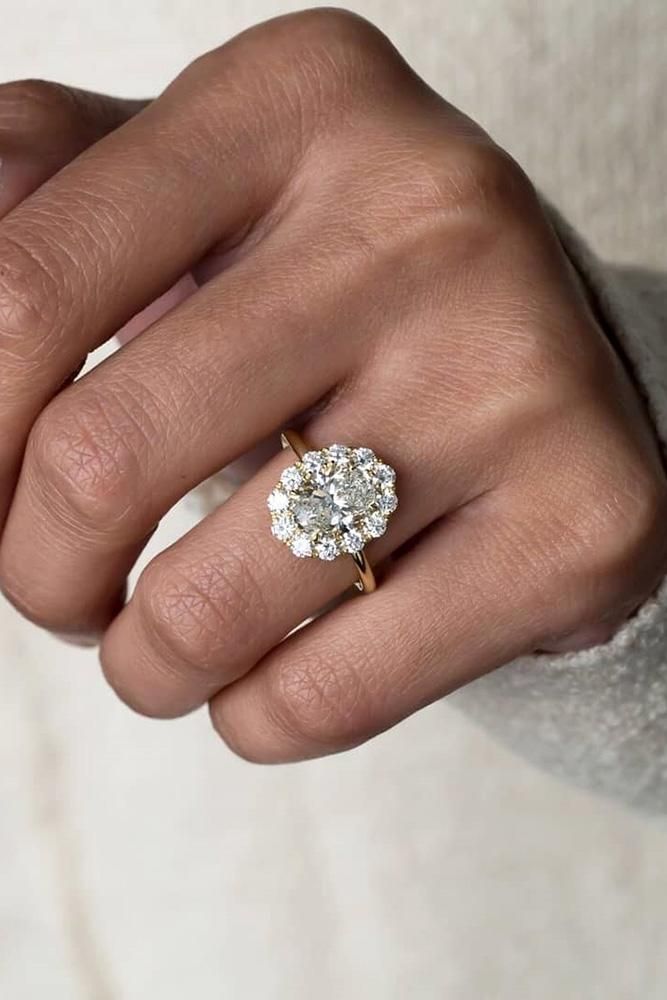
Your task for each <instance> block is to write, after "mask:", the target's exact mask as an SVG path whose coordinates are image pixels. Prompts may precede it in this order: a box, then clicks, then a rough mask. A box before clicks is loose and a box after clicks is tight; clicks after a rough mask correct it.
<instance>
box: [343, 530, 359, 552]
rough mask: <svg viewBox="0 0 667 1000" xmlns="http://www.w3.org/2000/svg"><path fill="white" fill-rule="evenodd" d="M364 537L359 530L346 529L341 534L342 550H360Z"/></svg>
mask: <svg viewBox="0 0 667 1000" xmlns="http://www.w3.org/2000/svg"><path fill="white" fill-rule="evenodd" d="M363 547H364V538H363V535H362V534H361V532H360V531H354V530H352V531H347V532H345V534H344V535H343V542H342V548H343V551H344V552H361V550H362V549H363Z"/></svg>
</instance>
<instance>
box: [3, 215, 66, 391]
mask: <svg viewBox="0 0 667 1000" xmlns="http://www.w3.org/2000/svg"><path fill="white" fill-rule="evenodd" d="M59 298H60V292H59V283H58V282H57V281H56V280H55V278H54V276H53V275H52V273H51V271H50V269H49V268H48V267H47V266H46V264H45V263H44V262H43V261H42V260H41V258H40V257H39V256H38V255H37V254H35V253H33V251H31V250H30V249H29V248H28V247H27V246H26V245H24V244H23V243H21V242H19V241H17V240H15V239H14V238H13V237H10V236H8V235H7V234H3V235H2V236H1V237H0V355H1V356H2V358H3V361H4V362H5V363H6V364H8V365H9V367H10V368H11V369H12V370H13V368H14V367H15V365H16V362H17V361H20V364H21V370H22V371H24V372H25V370H26V366H27V367H28V368H30V366H31V362H34V361H39V363H43V361H44V353H45V347H46V345H47V344H48V342H49V334H50V333H51V331H52V329H53V327H54V321H55V315H56V313H57V312H58V309H59ZM46 350H48V347H46ZM12 361H14V364H12Z"/></svg>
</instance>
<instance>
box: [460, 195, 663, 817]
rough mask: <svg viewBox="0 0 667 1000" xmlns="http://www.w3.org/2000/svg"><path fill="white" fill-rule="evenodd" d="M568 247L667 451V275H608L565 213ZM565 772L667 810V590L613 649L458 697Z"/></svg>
mask: <svg viewBox="0 0 667 1000" xmlns="http://www.w3.org/2000/svg"><path fill="white" fill-rule="evenodd" d="M552 216H553V221H554V224H555V226H556V229H557V231H558V233H559V235H560V237H561V240H562V242H563V244H564V246H565V248H566V250H567V252H568V254H569V255H570V257H571V258H572V260H573V261H574V263H575V264H576V266H577V268H578V270H579V273H580V274H581V275H582V276H583V277H584V279H585V280H586V281H587V282H588V283H589V286H590V288H591V289H592V290H593V292H594V294H595V297H596V300H597V302H598V304H599V306H600V308H601V310H602V312H603V316H604V320H605V323H606V324H607V325H608V326H609V327H610V328H611V329H612V330H613V332H614V334H615V336H616V337H617V338H618V340H619V341H620V343H621V344H622V346H623V348H624V351H625V353H626V355H627V358H628V360H629V361H630V363H631V365H632V366H633V368H634V372H635V375H636V376H637V379H638V381H639V383H640V385H641V386H642V387H643V389H644V391H645V394H646V401H647V403H648V407H649V410H650V413H651V415H652V417H653V421H654V424H655V427H656V430H657V433H658V436H659V439H660V442H661V445H662V447H663V453H664V451H665V448H666V447H667V339H666V337H665V330H666V328H667V277H666V276H665V275H661V274H657V273H652V272H648V271H641V270H631V269H620V268H614V267H611V266H607V267H605V266H604V265H603V264H601V263H600V262H599V261H597V260H596V259H595V257H594V255H593V254H592V253H591V251H590V250H589V249H588V248H587V247H586V245H585V244H584V243H583V242H582V241H581V240H580V239H579V238H578V237H577V236H576V235H575V233H574V232H573V231H572V229H571V228H570V227H569V226H568V224H567V223H566V222H565V221H564V220H563V219H562V218H561V217H560V215H559V214H558V213H556V212H553V213H552ZM451 700H452V701H453V702H454V703H456V704H458V705H459V706H460V707H461V708H463V709H464V710H465V711H466V712H468V713H469V714H470V715H471V716H473V717H474V718H475V719H476V720H477V721H479V722H480V723H482V724H483V725H484V726H485V727H486V728H487V729H488V730H489V731H490V732H492V733H493V734H494V735H495V736H498V737H500V738H501V739H502V740H503V741H504V742H506V743H507V744H508V745H510V746H511V747H513V748H514V749H516V750H518V751H520V752H521V753H524V754H525V755H526V756H528V757H530V758H531V759H532V760H534V761H535V762H537V763H539V764H541V765H543V766H544V767H546V768H548V769H549V770H550V771H553V772H555V773H556V774H558V775H560V776H562V777H565V778H568V779H570V780H572V781H575V782H576V783H577V784H579V785H581V786H584V787H586V788H591V789H595V790H596V791H600V792H603V793H605V794H608V795H612V796H614V797H617V798H619V799H622V800H624V801H625V802H626V803H629V804H632V805H634V806H639V807H641V808H643V809H646V810H650V811H652V812H659V813H662V812H665V811H667V581H665V582H664V583H663V584H662V586H661V587H660V588H659V590H658V592H657V593H656V594H655V595H654V596H653V597H652V598H651V599H650V600H648V601H647V602H646V603H645V605H644V606H643V607H642V608H641V609H640V611H639V612H638V613H637V614H636V615H635V616H634V617H633V618H632V619H631V620H630V621H628V622H627V623H626V624H625V625H624V626H623V627H622V628H621V629H620V630H619V631H618V632H617V633H616V635H615V636H613V638H612V639H610V640H609V641H608V642H607V643H605V644H604V645H601V646H596V647H593V648H591V649H587V650H583V651H581V652H577V653H568V654H565V655H558V656H552V655H543V654H541V655H537V656H528V657H522V658H520V659H518V660H515V661H513V662H512V663H511V664H508V665H507V666H505V667H502V668H501V669H499V670H496V671H495V672H494V673H492V674H489V675H488V676H485V677H483V678H481V679H479V680H478V681H475V682H474V683H473V684H471V685H469V686H468V687H467V688H465V689H463V690H461V691H459V692H457V693H456V694H454V695H452V696H451Z"/></svg>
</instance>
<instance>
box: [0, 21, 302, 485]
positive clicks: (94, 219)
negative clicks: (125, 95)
mask: <svg viewBox="0 0 667 1000" xmlns="http://www.w3.org/2000/svg"><path fill="white" fill-rule="evenodd" d="M297 34H298V32H297ZM289 37H290V39H291V41H292V42H294V39H292V38H291V35H290V36H289ZM253 56H254V58H253V60H252V65H248V64H247V51H246V47H245V45H244V44H242V43H241V42H238V43H234V42H232V43H230V45H229V46H228V47H225V48H224V49H223V50H221V51H220V52H218V53H214V54H213V55H209V56H208V57H203V58H202V59H200V60H198V61H197V62H196V63H195V64H193V66H191V67H190V68H189V69H188V70H187V71H186V72H185V73H184V74H182V75H181V77H180V78H179V79H178V80H177V81H176V82H175V83H174V84H173V85H172V86H171V87H169V88H168V90H167V91H166V92H165V94H164V95H163V96H162V97H161V98H159V99H158V100H157V101H155V102H153V103H152V104H151V105H149V106H148V107H147V108H145V109H144V110H143V111H142V112H141V113H140V114H138V115H136V116H135V117H134V118H133V119H132V120H130V121H129V122H127V123H126V124H125V125H124V126H123V127H122V128H120V129H117V130H116V131H115V132H113V133H111V134H110V135H108V136H106V137H105V138H104V139H102V140H100V141H99V142H98V143H96V144H95V145H94V146H93V147H91V148H90V149H88V150H86V152H84V153H83V154H82V155H81V156H79V157H78V158H77V159H76V160H75V161H73V162H72V163H71V164H69V165H68V166H67V167H65V168H64V169H63V170H61V171H60V172H59V173H58V174H57V175H56V176H55V177H53V178H51V180H49V181H47V182H46V183H45V184H43V185H42V186H41V187H40V188H39V189H38V190H37V191H36V192H35V193H34V194H33V195H32V196H31V197H30V198H28V199H26V200H25V201H23V202H22V203H21V204H20V205H19V206H18V207H17V208H16V209H15V210H14V211H13V212H12V213H11V214H10V215H9V216H8V217H6V218H5V220H4V221H3V223H2V225H1V226H0V261H1V263H2V268H1V269H0V354H1V355H2V358H3V365H2V368H1V374H0V400H1V402H0V438H1V440H2V442H3V451H2V453H1V454H0V493H1V494H2V496H3V499H4V500H5V504H6V503H7V497H8V496H9V494H10V492H11V488H12V485H13V482H14V479H15V477H16V474H17V472H18V467H19V463H20V458H21V452H22V450H23V446H24V443H25V439H26V436H27V433H28V430H29V427H30V425H31V423H32V422H33V420H34V419H35V417H36V416H37V414H38V413H39V411H40V410H41V409H42V408H43V407H44V405H45V404H46V402H48V400H49V399H50V398H51V397H52V396H53V394H54V393H55V392H56V391H57V389H58V388H59V387H60V385H62V383H63V381H64V380H65V379H67V377H68V376H69V375H70V373H71V371H72V370H73V369H74V368H76V366H77V364H78V363H79V361H80V359H81V357H82V356H85V354H86V353H87V352H88V351H89V350H91V348H93V347H95V346H97V345H98V344H100V343H101V342H102V341H104V340H105V339H106V338H108V337H109V336H111V335H112V334H113V333H114V332H115V331H116V330H117V329H119V328H120V327H122V326H123V324H124V323H125V322H127V321H128V320H129V319H130V318H131V317H132V316H133V315H135V314H136V313H137V312H138V311H139V310H140V309H142V308H144V307H145V306H146V305H148V304H149V303H150V302H152V301H154V300H155V299H156V298H157V297H158V296H159V295H160V294H162V293H163V292H164V291H165V290H166V289H168V288H169V287H170V286H171V285H172V284H173V283H174V282H175V281H176V280H177V279H178V278H179V277H181V276H182V275H183V274H184V273H185V272H186V271H187V270H188V269H189V268H190V267H191V266H192V265H193V264H194V263H195V262H196V261H197V260H199V259H200V258H201V257H202V256H203V255H204V254H205V253H206V252H207V251H208V250H209V249H210V248H211V247H212V246H213V245H214V244H216V243H217V242H219V241H223V242H225V241H232V242H233V241H234V240H240V239H241V238H242V236H243V234H244V233H245V232H246V231H247V229H248V227H249V226H250V225H252V224H253V223H255V224H256V225H257V232H258V233H259V232H260V231H261V222H259V221H258V220H263V218H264V215H265V213H266V212H267V211H268V207H269V205H271V206H272V208H273V210H274V212H276V213H278V214H279V208H278V207H277V197H278V191H279V190H282V188H283V186H284V184H286V182H287V177H288V175H289V174H290V172H291V170H292V168H293V166H294V164H295V162H296V160H297V159H298V155H299V153H300V150H301V135H300V133H299V134H297V133H296V132H295V130H294V129H291V130H289V129H287V130H286V129H285V128H284V127H283V125H282V124H281V122H282V117H283V116H282V115H281V114H280V113H279V112H277V110H276V96H275V93H274V88H272V87H269V86H266V85H265V82H264V79H263V77H262V73H261V72H260V71H259V70H258V67H259V66H261V65H263V64H262V55H261V52H258V51H257V49H256V48H255V49H254V50H253ZM267 58H268V53H267ZM232 81H233V84H234V85H233V86H232ZM282 99H284V100H285V101H287V103H288V105H289V107H288V110H287V111H286V113H287V114H289V115H290V120H292V118H293V111H290V108H292V107H293V106H292V105H290V104H289V102H290V96H289V95H288V94H286V95H283V98H282ZM269 149H270V154H269V153H268V152H267V150H269ZM202 150H205V154H206V155H202Z"/></svg>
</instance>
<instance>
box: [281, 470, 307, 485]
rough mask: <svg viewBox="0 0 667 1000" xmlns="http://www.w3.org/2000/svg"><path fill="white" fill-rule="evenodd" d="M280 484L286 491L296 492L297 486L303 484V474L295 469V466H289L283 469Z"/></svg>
mask: <svg viewBox="0 0 667 1000" xmlns="http://www.w3.org/2000/svg"><path fill="white" fill-rule="evenodd" d="M280 482H281V483H282V484H283V486H284V487H285V489H286V490H298V488H299V486H301V483H302V482H303V473H302V472H301V470H300V469H298V468H297V467H296V465H290V466H288V467H287V468H286V469H283V474H282V476H281V477H280Z"/></svg>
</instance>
